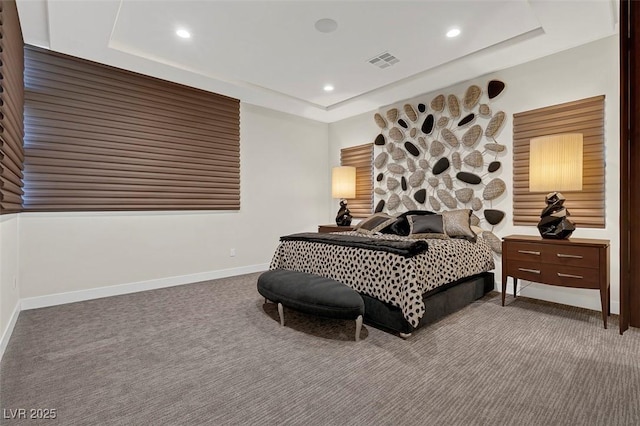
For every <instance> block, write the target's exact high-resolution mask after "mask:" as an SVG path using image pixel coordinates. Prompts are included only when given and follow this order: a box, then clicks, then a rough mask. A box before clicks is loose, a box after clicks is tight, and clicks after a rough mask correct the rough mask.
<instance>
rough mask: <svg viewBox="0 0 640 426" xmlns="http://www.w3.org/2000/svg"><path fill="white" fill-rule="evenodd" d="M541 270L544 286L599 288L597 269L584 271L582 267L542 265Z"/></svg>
mask: <svg viewBox="0 0 640 426" xmlns="http://www.w3.org/2000/svg"><path fill="white" fill-rule="evenodd" d="M596 266H597V264H596ZM542 269H543V270H542V279H543V282H544V283H546V284H551V285H559V286H562V287H574V288H593V289H597V288H600V277H599V274H598V272H599V271H598V270H597V269H596V270H594V269H586V270H585V269H584V268H582V267H576V266H564V265H544V266H543V267H542Z"/></svg>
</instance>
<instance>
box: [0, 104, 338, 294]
mask: <svg viewBox="0 0 640 426" xmlns="http://www.w3.org/2000/svg"><path fill="white" fill-rule="evenodd" d="M327 132H328V126H327V125H326V124H324V123H319V122H315V121H312V120H308V119H302V118H298V117H295V116H292V115H288V114H284V113H279V112H275V111H273V110H269V109H265V108H261V107H256V106H252V105H248V104H241V130H240V146H241V147H240V149H241V152H240V161H241V166H240V167H241V209H240V211H239V212H154V213H145V212H132V213H125V212H119V213H106V212H105V213H23V214H21V215H20V226H19V248H20V252H19V288H20V296H21V297H22V298H34V297H38V296H45V295H51V294H56V293H64V292H73V291H81V290H88V289H95V288H97V287H103V286H114V285H119V284H130V283H139V282H144V281H149V280H163V279H166V278H169V277H181V276H190V275H193V274H201V276H205V275H206V274H208V273H211V272H214V271H221V270H228V269H233V268H236V269H235V270H236V271H242V270H243V268H247V267H255V266H256V265H257V267H260V266H264V265H265V264H268V262H270V260H271V256H272V255H273V252H274V249H275V247H276V245H277V243H278V237H279V236H280V235H284V234H287V233H293V232H301V231H312V230H315V229H317V225H318V224H319V223H322V222H326V221H327V211H328V209H329V207H328V206H329V203H330V202H329V200H328V199H327V194H329V193H330V191H329V180H330V177H329V170H330V168H329V164H328V148H327V140H328V134H327ZM3 241H4V238H3ZM232 248H235V249H236V253H237V255H236V256H235V257H230V255H229V254H230V249H232ZM202 274H204V275H202ZM214 275H215V274H214ZM3 286H4V281H3Z"/></svg>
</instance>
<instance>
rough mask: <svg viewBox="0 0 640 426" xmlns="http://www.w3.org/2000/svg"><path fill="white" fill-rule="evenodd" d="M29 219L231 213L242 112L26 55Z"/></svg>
mask: <svg viewBox="0 0 640 426" xmlns="http://www.w3.org/2000/svg"><path fill="white" fill-rule="evenodd" d="M25 63H26V65H27V66H26V68H27V70H26V73H25V85H26V96H25V99H26V106H25V111H26V117H25V120H24V123H25V130H26V134H25V152H26V156H25V157H26V158H25V172H24V175H25V186H24V192H25V195H24V200H25V201H24V206H25V210H26V211H65V210H70V211H78V210H155V209H161V210H183V209H198V210H200V209H221V210H229V209H235V210H237V209H238V208H239V206H240V140H239V139H240V117H239V112H240V103H239V101H238V100H237V99H232V98H228V97H225V96H221V95H217V94H214V93H209V92H205V91H202V90H199V89H195V88H190V87H185V86H181V85H178V84H175V83H170V82H166V81H162V80H158V79H155V78H152V77H148V76H143V75H140V74H136V73H132V72H128V71H123V70H120V69H116V68H112V67H109V66H106V65H101V64H96V63H93V62H89V61H85V60H81V59H77V58H73V57H69V56H66V55H61V54H57V53H52V52H49V51H46V50H42V49H38V48H34V47H27V48H25Z"/></svg>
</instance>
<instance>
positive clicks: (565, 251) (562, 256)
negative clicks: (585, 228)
mask: <svg viewBox="0 0 640 426" xmlns="http://www.w3.org/2000/svg"><path fill="white" fill-rule="evenodd" d="M542 262H543V263H549V264H554V265H565V266H576V267H580V268H598V265H599V263H600V254H599V250H598V248H596V247H577V246H566V245H550V246H548V247H546V248H545V250H544V251H543V252H542Z"/></svg>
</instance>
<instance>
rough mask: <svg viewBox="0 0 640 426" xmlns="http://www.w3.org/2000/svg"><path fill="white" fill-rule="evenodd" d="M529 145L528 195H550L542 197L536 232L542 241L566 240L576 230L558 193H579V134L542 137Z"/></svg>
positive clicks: (580, 148) (580, 142) (580, 147)
mask: <svg viewBox="0 0 640 426" xmlns="http://www.w3.org/2000/svg"><path fill="white" fill-rule="evenodd" d="M529 143H530V145H529V191H530V192H541V191H552V192H550V193H549V194H547V196H546V197H545V202H546V203H547V207H545V208H544V209H543V210H542V213H540V222H539V223H538V230H539V231H540V235H541V236H542V238H553V239H558V240H563V239H567V238H569V237H570V236H571V234H572V233H573V231H574V230H575V229H576V227H575V225H574V224H573V223H572V222H571V221H570V220H569V219H568V218H567V216H569V215H570V214H569V212H568V211H567V209H566V208H565V207H564V201H565V197H564V196H563V195H562V194H561V193H560V192H559V191H581V190H582V133H566V134H559V135H549V136H542V137H538V138H533V139H531V141H530V142H529Z"/></svg>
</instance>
